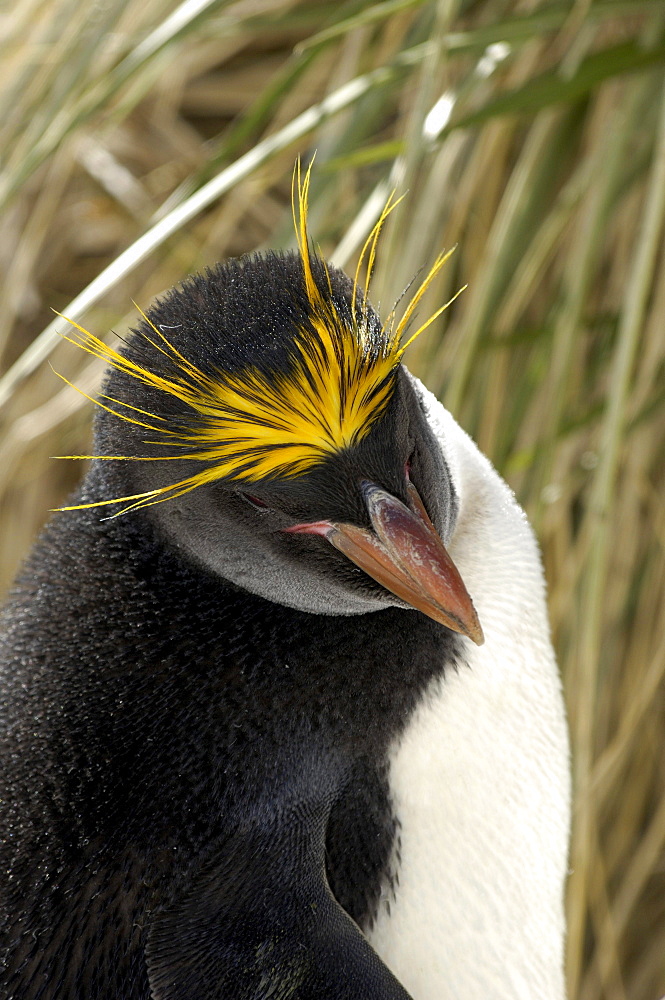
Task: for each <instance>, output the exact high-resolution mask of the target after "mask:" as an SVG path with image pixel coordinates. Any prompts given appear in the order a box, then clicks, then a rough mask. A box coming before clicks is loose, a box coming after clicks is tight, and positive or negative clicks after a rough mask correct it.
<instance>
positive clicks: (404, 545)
mask: <svg viewBox="0 0 665 1000" xmlns="http://www.w3.org/2000/svg"><path fill="white" fill-rule="evenodd" d="M361 489H362V492H363V496H364V498H365V502H366V504H367V508H368V512H369V516H370V521H371V523H372V528H373V531H368V530H367V529H365V528H358V527H356V526H355V525H352V524H344V523H336V522H332V521H313V522H310V523H304V524H296V525H293V527H291V528H286V529H285V530H286V532H288V533H291V534H310V535H322V536H323V537H324V538H327V539H328V541H329V542H330V543H331V545H334V546H335V548H336V549H338V550H339V551H340V552H342V553H343V554H344V555H345V556H346V557H347V558H348V559H349V560H350V561H351V562H353V563H355V565H356V566H358V567H359V568H360V569H362V570H363V571H364V572H365V573H367V575H368V576H371V577H372V579H374V580H376V581H377V583H380V584H381V586H382V587H385V589H386V590H389V591H390V592H391V593H393V594H395V596H396V597H399V598H401V600H403V601H405V602H406V603H407V604H410V605H411V607H413V608H415V609H416V610H418V611H421V612H422V613H423V614H425V615H427V616H428V617H429V618H432V619H434V621H437V622H440V623H441V624H442V625H446V626H447V627H448V628H450V629H452V630H453V631H455V632H461V633H462V635H466V636H467V637H468V638H469V639H471V640H472V641H473V642H475V643H476V644H477V645H479V646H480V645H482V643H483V642H484V636H483V631H482V628H481V626H480V622H479V621H478V616H477V614H476V610H475V608H474V606H473V602H472V600H471V598H470V596H469V594H468V591H467V589H466V587H465V586H464V583H463V581H462V578H461V576H460V574H459V572H458V570H457V567H456V566H455V564H454V562H453V561H452V559H451V558H450V556H449V555H448V552H447V551H446V548H445V546H444V544H443V542H442V541H441V539H440V537H439V535H438V533H437V531H436V529H435V528H434V526H433V524H432V522H431V521H430V519H429V517H428V515H427V511H426V510H425V506H424V504H423V502H422V500H421V499H420V496H419V494H418V491H417V490H416V488H415V486H413V484H412V483H409V484H408V494H409V507H406V506H405V505H404V504H403V503H402V502H401V501H400V500H398V499H397V498H396V497H394V496H392V494H390V493H388V492H386V491H385V490H383V489H381V487H379V486H376V485H375V484H373V483H368V482H364V483H362V484H361Z"/></svg>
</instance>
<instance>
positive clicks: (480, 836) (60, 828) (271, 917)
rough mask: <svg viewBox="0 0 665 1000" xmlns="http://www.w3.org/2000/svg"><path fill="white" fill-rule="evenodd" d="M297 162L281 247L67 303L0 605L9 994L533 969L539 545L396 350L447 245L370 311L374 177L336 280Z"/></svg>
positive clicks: (555, 803)
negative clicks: (55, 469)
mask: <svg viewBox="0 0 665 1000" xmlns="http://www.w3.org/2000/svg"><path fill="white" fill-rule="evenodd" d="M308 186H309V173H307V175H306V176H305V177H304V179H303V180H302V181H301V180H300V177H299V176H298V177H297V178H296V183H295V187H294V202H295V209H294V215H295V218H296V231H297V236H298V244H299V246H298V251H297V252H293V253H282V254H277V253H267V254H263V255H256V256H251V257H247V258H243V259H241V260H232V261H229V262H227V263H225V264H222V265H219V266H217V267H215V268H213V269H212V270H209V271H207V272H206V273H204V274H201V275H198V276H195V277H191V278H189V279H188V280H186V281H185V282H184V284H183V285H182V286H181V287H180V288H178V289H176V290H174V291H172V292H170V293H169V294H167V295H166V296H165V297H164V298H163V299H162V300H161V301H158V302H157V304H156V305H154V307H153V308H151V309H150V311H149V313H148V314H147V315H143V316H142V320H141V323H140V325H139V326H138V328H137V330H136V331H135V332H134V333H133V334H132V335H131V336H130V337H129V338H128V339H127V342H126V344H125V345H124V346H123V347H122V349H121V350H119V351H116V350H115V349H114V348H111V347H109V346H107V345H106V344H105V343H104V342H103V341H102V340H99V339H98V338H96V337H95V336H94V335H93V334H90V333H88V332H87V331H85V330H83V328H81V327H76V332H74V333H73V334H71V337H70V339H72V340H73V341H74V342H76V343H78V345H79V346H80V347H82V348H83V349H84V350H86V351H88V352H89V353H90V354H92V355H94V356H96V357H98V358H101V359H103V360H104V361H105V362H106V363H107V365H108V372H107V377H106V381H105V383H104V386H103V389H102V391H101V394H100V396H99V398H98V400H97V403H98V408H97V419H96V425H95V438H94V440H95V444H94V455H93V456H87V457H91V458H92V462H91V465H90V468H89V471H88V473H87V475H86V477H85V479H84V481H83V484H82V485H81V487H80V489H79V491H78V493H77V494H76V496H75V497H74V498H73V499H72V500H71V502H70V503H69V504H68V506H67V508H65V509H63V512H61V513H58V514H56V516H55V517H54V518H53V519H52V520H51V522H50V523H49V525H48V526H47V527H46V529H45V531H44V533H43V535H42V537H41V539H40V540H39V541H38V543H37V545H36V547H35V549H34V551H33V553H32V555H31V557H30V558H29V560H28V562H27V564H26V566H25V567H24V569H23V571H22V573H21V575H20V576H19V579H18V581H17V583H16V585H15V587H14V590H13V592H12V594H11V596H10V599H9V602H8V604H7V606H6V608H5V610H4V612H3V616H2V639H1V644H0V651H1V652H0V663H1V668H0V669H1V671H2V673H1V674H0V700H1V719H0V726H1V731H2V751H1V753H2V757H1V764H0V771H1V792H0V795H1V798H2V807H1V810H0V833H1V848H0V850H1V852H2V853H1V862H2V864H1V866H0V872H1V874H0V880H1V881H0V945H1V947H2V955H3V960H2V965H1V966H0V994H1V995H2V996H3V997H6V998H8V1000H9V998H11V1000H120V998H122V1000H149V998H150V1000H213V998H218V1000H221V998H229V1000H230V998H232V1000H269V998H270V1000H287V998H292V1000H409V997H411V998H413V1000H446V998H450V1000H452V998H456V1000H460V998H464V1000H480V998H481V997H482V998H485V997H488V996H492V997H493V1000H499V998H509V997H510V998H520V997H524V998H525V1000H526V998H529V1000H533V998H535V997H538V998H542V1000H562V998H563V996H564V987H563V972H562V947H563V935H564V924H563V910H562V888H563V881H564V876H565V871H566V849H567V836H568V821H569V815H568V813H569V804H568V799H569V786H568V759H567V737H566V727H565V720H564V713H563V707H562V698H561V691H560V687H559V682H558V679H557V673H556V667H555V663H554V658H553V654H552V649H551V646H550V641H549V636H548V627H547V621H546V614H545V602H544V588H543V579H542V572H541V568H540V563H539V556H538V553H537V549H536V547H535V543H534V541H533V538H532V535H531V532H530V529H529V527H528V525H527V524H526V521H525V518H524V516H523V514H522V512H521V511H520V509H519V508H518V506H517V504H516V502H515V500H514V498H513V497H512V495H511V493H510V491H509V490H508V488H507V487H506V486H505V485H504V484H503V482H502V481H501V480H500V479H499V477H498V476H497V474H496V473H495V472H494V470H493V469H492V468H491V466H490V464H489V463H488V461H487V460H486V459H485V458H483V457H482V456H481V455H480V453H479V452H478V451H477V449H476V447H475V446H474V445H473V443H472V442H471V441H470V439H469V438H467V436H466V435H465V434H464V432H463V431H462V430H461V429H460V428H459V427H458V426H457V424H456V423H455V422H454V420H453V418H452V417H451V416H450V415H449V414H448V413H447V412H446V411H445V410H444V409H443V407H442V406H441V405H440V404H439V403H438V402H437V401H436V400H435V399H434V398H433V397H432V396H431V395H430V394H429V393H428V392H427V391H426V390H425V389H424V388H423V387H422V386H421V385H420V384H419V383H418V382H417V381H416V380H415V379H414V378H412V377H411V376H410V374H409V373H408V372H407V370H406V369H405V368H404V366H403V364H402V356H403V352H404V349H405V347H406V346H407V344H408V343H409V342H410V340H412V339H413V337H414V336H417V335H418V334H419V333H420V332H421V331H422V330H423V329H425V327H426V326H427V325H428V324H429V322H430V321H429V320H428V321H427V322H426V323H424V324H422V326H421V327H419V328H418V330H416V331H415V333H413V335H412V336H411V337H407V328H408V327H409V325H410V324H411V323H412V321H413V316H414V313H415V311H416V308H417V306H418V303H419V301H420V299H421V297H422V294H423V292H424V290H425V288H426V287H427V286H428V284H429V283H430V281H431V280H432V278H433V277H434V275H435V274H436V273H437V272H438V270H439V268H440V267H441V266H442V264H443V262H444V260H445V257H443V256H442V257H440V258H438V259H437V261H436V262H435V264H434V266H433V267H432V269H431V270H430V272H429V274H428V275H427V276H426V277H425V280H424V281H423V282H422V284H421V285H420V287H419V289H418V290H417V291H416V292H415V294H414V295H413V297H412V298H411V301H410V302H409V304H408V305H407V306H406V308H405V309H404V311H403V314H402V316H401V317H400V318H399V319H398V318H397V317H396V315H395V313H394V312H393V313H391V314H390V316H388V317H387V319H386V321H385V322H384V323H381V322H380V320H379V318H378V316H377V315H376V313H375V312H374V310H373V308H372V307H371V305H370V304H369V300H368V284H369V274H371V269H372V264H373V261H374V256H375V252H376V245H377V239H378V235H379V232H380V229H381V225H382V223H383V221H384V220H385V217H386V215H387V214H389V212H390V211H391V209H392V207H393V206H394V202H389V203H388V205H387V206H386V209H385V210H384V213H383V214H382V216H381V219H380V220H379V222H378V223H377V226H376V227H375V228H374V230H373V231H372V233H371V234H370V237H369V239H368V241H367V243H366V245H365V248H364V251H363V254H362V258H361V259H362V260H363V261H364V262H365V263H366V264H367V274H368V278H367V279H366V280H365V281H364V282H361V281H360V278H359V274H360V269H359V270H358V271H357V272H356V276H355V279H354V280H351V279H349V278H347V277H346V275H345V274H343V273H342V272H341V271H339V270H337V269H336V268H334V267H332V266H330V265H328V264H326V263H325V262H324V260H323V259H322V258H321V257H320V256H319V255H318V253H317V252H316V251H315V250H314V249H313V248H312V246H311V243H310V239H309V235H308V232H307V196H308ZM359 268H360V265H359ZM435 315H438V313H437V314H435ZM432 318H433V317H432ZM70 457H71V456H70ZM75 457H86V456H75Z"/></svg>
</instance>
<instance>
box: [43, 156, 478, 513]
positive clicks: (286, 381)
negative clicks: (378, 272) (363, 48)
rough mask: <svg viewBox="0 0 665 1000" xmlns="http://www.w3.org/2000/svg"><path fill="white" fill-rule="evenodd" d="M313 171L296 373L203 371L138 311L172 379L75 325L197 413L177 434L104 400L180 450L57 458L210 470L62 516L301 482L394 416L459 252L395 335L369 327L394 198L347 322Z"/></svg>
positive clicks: (304, 186)
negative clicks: (188, 463)
mask: <svg viewBox="0 0 665 1000" xmlns="http://www.w3.org/2000/svg"><path fill="white" fill-rule="evenodd" d="M311 166H312V165H311V164H310V166H309V168H308V170H307V171H306V173H305V176H304V178H303V179H302V180H301V176H300V163H298V164H297V165H296V169H295V171H294V177H293V187H292V202H293V218H294V225H295V229H296V238H297V242H298V248H299V251H300V256H301V260H302V268H303V280H304V286H305V294H306V297H307V302H308V307H309V313H308V322H309V328H307V329H305V328H303V329H299V330H298V331H297V334H296V336H295V339H294V350H293V353H292V356H291V366H290V370H289V371H288V372H287V373H286V374H277V375H275V377H274V378H271V379H270V380H269V379H268V378H266V376H265V375H264V374H263V373H262V372H261V371H260V370H259V369H258V368H253V367H250V368H246V369H244V370H242V371H239V372H236V373H216V374H215V375H214V376H212V375H209V374H207V373H204V372H203V371H201V370H200V369H199V368H198V367H197V366H196V365H195V364H194V363H193V362H192V361H190V360H189V359H188V358H186V357H184V356H183V355H182V354H181V353H180V351H178V350H177V348H176V347H175V346H174V345H173V344H171V343H170V341H169V340H167V338H166V337H165V336H164V334H163V332H162V331H161V330H160V329H159V328H158V327H157V326H156V325H155V324H154V323H153V322H152V320H150V318H149V317H148V316H146V314H145V313H144V312H143V311H142V310H141V309H140V308H139V307H138V306H137V309H138V310H139V312H140V313H141V316H142V317H143V320H144V321H145V323H146V324H147V325H148V326H149V327H150V328H151V329H152V331H153V332H154V334H155V338H154V339H153V338H152V337H151V336H148V335H146V334H145V333H144V337H146V339H148V340H149V342H150V344H151V345H152V347H153V348H154V349H155V350H157V351H158V352H159V353H161V354H163V355H164V356H165V357H166V358H167V359H168V360H169V362H170V363H171V367H172V368H173V370H174V372H176V373H177V374H174V375H173V376H172V377H165V376H163V375H160V374H157V373H156V372H153V371H151V370H150V369H149V368H148V367H145V366H144V365H142V364H139V363H137V362H135V361H133V360H132V359H131V358H130V357H127V356H125V355H123V354H121V353H120V352H118V351H116V350H114V349H113V348H112V347H109V346H108V345H106V344H105V343H104V342H103V341H102V340H100V339H99V338H98V337H96V336H94V334H92V333H89V332H88V331H87V330H85V329H84V328H83V327H82V326H80V325H79V324H78V323H76V322H74V321H73V320H68V322H69V323H71V325H72V326H73V327H74V328H75V330H76V331H77V333H76V334H74V335H72V336H65V337H64V339H65V340H68V341H69V342H70V343H74V344H76V345H77V346H79V347H81V348H82V349H83V350H84V351H86V352H87V353H89V354H91V355H93V356H94V357H97V358H99V359H101V360H102V361H104V362H105V363H106V364H107V365H108V366H110V367H112V368H115V369H116V370H117V371H120V372H123V373H125V374H126V375H128V376H130V377H132V378H134V379H136V381H137V382H139V383H141V384H143V385H145V386H148V387H150V388H152V389H155V390H157V391H159V392H163V393H166V394H167V395H168V396H170V397H173V398H175V399H178V400H180V402H182V403H184V404H185V406H186V407H187V412H188V414H189V419H188V421H187V423H186V425H184V424H183V425H182V426H169V425H168V421H167V420H166V419H165V418H164V417H161V416H158V415H157V414H155V413H149V412H147V411H145V410H142V409H139V408H138V407H135V406H131V405H130V404H128V403H125V402H122V401H120V400H116V399H113V398H111V397H110V396H108V395H102V396H101V397H100V398H99V399H97V400H94V402H96V403H97V405H98V406H100V407H101V408H103V409H105V410H107V411H108V412H110V413H113V414H114V415H116V416H117V417H119V418H120V419H122V420H124V421H126V422H127V423H130V424H134V425H135V426H137V427H141V428H144V429H145V430H148V431H150V432H152V434H154V435H155V437H154V438H152V439H150V440H146V442H145V443H146V444H155V443H159V444H162V445H163V444H167V445H168V446H169V447H170V448H171V449H172V450H173V453H172V454H170V455H159V456H133V455H132V456H129V455H101V456H99V455H98V456H89V455H68V456H58V457H61V458H91V457H96V458H101V459H103V460H107V461H142V462H145V461H159V462H163V461H169V460H172V461H175V460H181V459H188V460H193V461H197V462H201V463H202V465H203V467H202V468H201V469H200V471H198V472H196V473H195V474H194V475H192V476H189V477H187V478H186V479H182V480H180V481H179V482H175V483H172V484H171V485H169V486H164V487H160V488H158V489H155V490H151V491H148V492H146V493H140V494H135V495H133V496H125V497H117V498H114V499H112V500H101V501H97V502H96V503H88V504H79V505H77V506H76V507H63V508H60V509H61V510H77V509H81V508H87V507H98V506H105V505H107V504H113V503H128V502H129V504H130V506H129V507H125V508H124V509H123V510H122V511H120V512H119V513H124V512H126V511H127V510H132V509H135V508H137V507H145V506H149V505H151V504H155V503H161V502H163V501H165V500H169V499H172V498H174V497H178V496H182V495H183V494H184V493H188V492H189V491H190V490H193V489H195V488H196V487H197V486H201V485H203V484H205V483H209V482H212V481H214V480H220V479H224V480H227V481H231V482H237V483H240V484H243V483H252V482H258V481H260V480H264V479H268V478H290V477H294V476H299V475H302V474H303V473H305V472H307V471H308V470H309V469H311V468H312V467H313V466H315V465H316V464H317V463H320V462H323V461H324V460H325V459H326V458H327V457H328V456H330V455H331V454H333V453H335V452H339V451H342V450H344V449H346V448H350V447H352V446H353V445H354V444H357V443H358V442H359V441H361V440H362V439H363V438H364V437H365V435H366V434H367V433H368V432H369V430H370V428H371V427H372V425H373V424H374V423H375V422H376V421H377V420H378V419H379V418H380V416H381V415H382V414H383V413H384V412H385V409H386V406H387V405H388V402H389V400H390V397H391V395H392V391H393V387H394V376H395V372H396V370H397V367H398V365H399V363H400V361H401V359H402V355H403V354H404V351H405V349H406V347H408V345H409V344H410V343H411V342H412V341H413V340H414V339H415V338H416V337H417V336H419V334H420V333H422V332H423V330H425V329H426V328H427V327H428V326H429V325H430V323H432V322H433V321H434V320H435V319H436V317H437V316H439V315H440V313H441V312H442V311H443V310H444V309H445V308H446V306H447V305H449V304H450V303H449V302H448V303H446V304H445V305H443V306H442V307H441V308H440V309H439V310H437V312H435V313H434V315H433V316H431V317H430V318H429V319H428V320H427V322H426V323H424V324H423V325H422V326H421V327H420V328H419V329H418V330H416V332H415V333H414V334H413V335H412V336H411V338H410V339H409V340H408V341H407V342H406V343H404V344H403V343H402V339H403V335H404V332H405V330H406V327H407V325H408V323H409V321H410V319H411V317H412V315H413V313H414V310H415V309H416V307H417V305H418V303H419V302H420V300H421V298H422V296H423V294H424V292H425V290H426V289H427V287H428V286H429V284H430V283H431V281H432V280H433V278H434V277H435V275H436V274H438V272H439V271H440V269H441V267H442V266H443V264H444V263H445V262H446V260H447V259H448V257H449V256H450V252H452V251H450V252H449V253H447V254H442V255H440V256H439V257H438V258H437V259H436V261H435V262H434V264H433V265H432V267H431V268H430V270H429V272H428V274H427V275H426V277H425V279H424V280H423V282H422V284H421V285H420V287H419V288H418V290H417V292H416V293H415V295H414V296H413V298H412V299H411V301H410V303H409V305H408V306H407V308H406V310H405V312H404V315H403V316H402V317H401V319H400V320H399V322H398V323H397V324H395V322H394V310H393V312H392V313H391V315H390V317H389V321H388V325H387V327H386V328H384V330H383V331H382V332H381V337H380V338H377V334H376V329H375V328H374V329H373V330H370V327H369V321H368V314H367V307H366V301H367V295H368V290H369V282H370V279H371V274H372V270H373V266H374V260H375V255H376V247H377V242H378V238H379V234H380V232H381V229H382V226H383V224H384V222H385V220H386V219H387V217H388V215H390V213H391V212H392V211H393V209H394V208H395V207H396V206H397V205H398V204H399V200H398V201H394V200H393V194H391V195H390V197H389V198H388V201H387V203H386V206H385V208H384V209H383V211H382V213H381V216H380V218H379V220H378V222H377V223H376V225H375V226H374V228H373V229H372V231H371V233H370V234H369V236H368V238H367V241H366V242H365V245H364V247H363V249H362V251H361V254H360V259H359V261H358V266H357V269H356V273H355V279H354V282H353V292H352V301H351V310H350V314H349V315H342V314H341V313H340V312H339V310H338V308H337V307H336V305H335V302H334V299H333V295H332V288H331V283H330V276H329V274H328V270H327V267H326V265H325V262H324V261H322V260H321V258H315V257H314V256H313V254H312V250H311V248H310V241H309V235H308V230H307V209H308V196H309V184H310V173H311ZM400 200H401V199H400ZM365 258H367V268H366V279H365V283H364V287H363V291H362V295H361V293H360V289H359V274H360V271H361V269H362V265H363V263H364V261H365ZM315 259H316V260H317V263H318V265H319V266H322V267H323V272H324V274H325V277H326V279H327V282H328V288H327V291H328V292H329V293H330V294H328V295H326V294H324V292H322V291H321V289H320V287H319V285H318V284H317V281H316V279H315V276H314V267H313V262H314V260H315ZM460 291H461V290H460ZM457 294H459V292H458V293H457ZM455 297H456V296H455ZM450 301H451V302H452V301H453V299H451V300H450ZM63 318H64V319H67V317H63ZM61 377H62V376H61ZM64 381H67V380H66V379H64ZM68 384H71V383H68ZM84 395H85V393H84Z"/></svg>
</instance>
